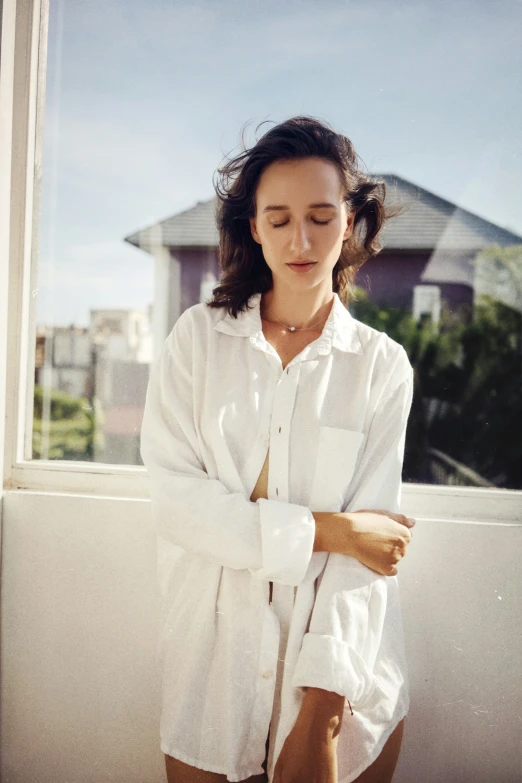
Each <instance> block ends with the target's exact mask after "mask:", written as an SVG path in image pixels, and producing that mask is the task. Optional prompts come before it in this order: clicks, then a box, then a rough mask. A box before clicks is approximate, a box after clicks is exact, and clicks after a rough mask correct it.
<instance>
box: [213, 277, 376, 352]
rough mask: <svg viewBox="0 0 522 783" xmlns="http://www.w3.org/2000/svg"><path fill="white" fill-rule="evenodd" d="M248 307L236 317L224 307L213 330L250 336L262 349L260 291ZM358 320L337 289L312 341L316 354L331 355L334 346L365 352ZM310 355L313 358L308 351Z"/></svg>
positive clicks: (341, 349) (249, 301)
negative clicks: (325, 316) (319, 334)
mask: <svg viewBox="0 0 522 783" xmlns="http://www.w3.org/2000/svg"><path fill="white" fill-rule="evenodd" d="M248 305H249V307H248V308H247V309H246V310H242V311H240V312H239V313H238V314H237V318H233V317H232V316H231V315H230V314H229V312H228V310H227V309H226V308H223V310H224V315H223V317H222V318H221V319H220V320H219V321H218V322H217V323H216V324H215V325H214V329H217V330H218V331H219V332H224V333H225V334H231V335H236V336H239V337H250V340H251V342H252V343H253V344H254V345H257V346H258V347H260V348H262V347H263V346H264V345H266V338H265V336H264V334H263V328H262V322H261V311H260V305H261V293H256V294H253V295H252V296H251V297H250V299H249V300H248ZM357 324H358V321H357V319H356V318H354V317H353V316H352V315H351V313H350V312H349V311H348V309H347V308H346V307H345V306H344V304H343V303H342V301H341V299H340V297H339V294H337V293H336V292H335V291H334V301H333V305H332V309H331V310H330V315H329V316H328V319H327V321H326V323H325V325H324V327H323V331H322V332H321V336H320V337H319V338H318V339H317V340H316V341H314V342H313V344H311V345H310V346H309V347H310V348H311V347H312V345H313V346H314V348H315V350H314V351H313V354H314V355H315V354H316V353H318V354H321V355H326V354H329V353H330V352H331V350H332V347H334V348H337V349H338V350H340V351H347V352H351V353H359V354H363V353H364V351H363V347H362V344H361V340H360V338H359V333H358V329H357ZM307 358H310V359H311V358H312V355H311V354H309V355H308V357H307Z"/></svg>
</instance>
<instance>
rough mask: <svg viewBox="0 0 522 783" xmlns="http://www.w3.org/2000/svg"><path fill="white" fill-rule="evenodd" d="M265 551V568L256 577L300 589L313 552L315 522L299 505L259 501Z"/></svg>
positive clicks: (259, 499) (265, 500) (256, 571)
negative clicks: (299, 586)
mask: <svg viewBox="0 0 522 783" xmlns="http://www.w3.org/2000/svg"><path fill="white" fill-rule="evenodd" d="M257 503H258V505H259V516H260V524H261V541H262V549H263V566H262V568H259V569H256V570H251V573H252V574H253V575H254V576H257V577H259V578H261V579H267V580H270V581H271V582H276V583H278V584H284V585H293V586H296V585H299V584H300V583H301V582H302V581H303V579H304V577H305V574H306V572H307V570H308V565H309V563H310V558H311V557H312V552H313V549H314V540H315V519H314V516H313V514H312V512H311V511H310V509H309V508H307V507H306V506H300V505H297V504H296V503H282V502H280V501H279V500H268V499H267V498H258V500H257Z"/></svg>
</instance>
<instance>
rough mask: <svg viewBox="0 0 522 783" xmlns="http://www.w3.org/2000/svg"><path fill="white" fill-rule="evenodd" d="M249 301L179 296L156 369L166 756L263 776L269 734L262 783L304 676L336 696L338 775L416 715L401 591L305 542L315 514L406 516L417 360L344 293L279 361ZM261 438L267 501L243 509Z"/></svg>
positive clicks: (151, 438) (154, 491)
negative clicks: (358, 312)
mask: <svg viewBox="0 0 522 783" xmlns="http://www.w3.org/2000/svg"><path fill="white" fill-rule="evenodd" d="M260 301H261V294H259V293H258V294H255V295H253V296H252V297H251V299H250V300H249V305H250V309H248V310H247V311H245V312H242V313H239V315H238V317H237V319H234V318H233V317H231V316H230V315H229V314H228V313H227V311H226V309H224V308H216V309H212V308H209V307H207V305H206V304H205V303H200V304H196V305H193V306H192V307H190V308H188V310H185V312H183V313H182V315H181V316H180V317H179V318H178V320H177V321H176V323H175V325H174V327H173V329H172V331H171V332H170V334H169V336H168V337H167V339H166V341H165V343H164V345H163V347H162V350H161V354H160V356H159V357H158V359H156V361H155V362H154V364H153V365H152V368H151V376H150V380H149V386H148V389H147V395H146V403H145V411H144V416H143V424H142V429H141V456H142V459H143V462H144V464H145V467H146V468H147V470H148V472H149V475H150V486H151V501H152V503H151V505H152V514H153V520H154V524H155V529H156V532H157V535H158V577H159V586H160V592H161V602H162V615H161V629H160V635H159V641H158V648H157V650H158V663H159V665H160V666H161V676H162V710H161V725H160V735H161V749H162V750H163V752H164V753H167V754H169V755H171V756H174V757H175V758H178V759H180V760H181V761H184V762H185V763H187V764H190V765H192V766H195V767H198V768H200V769H204V770H208V771H213V772H218V773H222V774H225V775H227V777H228V779H229V780H230V781H240V780H243V779H245V778H248V777H249V776H251V775H257V774H261V773H262V763H263V760H264V758H265V742H266V738H267V735H268V731H269V728H270V753H269V759H268V774H269V780H270V781H271V780H272V776H273V771H274V766H275V763H276V761H277V758H278V755H279V753H280V751H281V748H282V745H283V743H284V740H285V738H286V737H287V736H288V734H289V732H290V731H291V729H292V727H293V725H294V723H295V720H296V718H297V715H298V712H299V709H300V706H301V703H302V700H303V697H304V693H305V691H304V688H305V687H306V686H313V687H317V688H323V689H325V690H329V691H335V692H337V693H339V694H341V695H343V696H344V697H345V699H346V701H345V713H344V718H343V724H342V730H341V733H340V735H339V738H338V746H337V753H338V770H339V783H348V782H349V781H352V780H354V779H355V778H356V777H357V776H358V775H359V774H360V773H361V772H362V771H363V770H364V769H365V768H366V767H368V766H369V765H370V764H371V763H372V762H373V761H374V759H375V758H376V757H377V756H378V755H379V753H380V751H381V750H382V747H383V745H384V743H385V741H386V740H387V738H388V737H389V735H390V734H391V732H392V731H393V729H394V728H395V727H396V725H397V723H398V722H399V721H400V720H401V719H402V718H403V717H404V716H405V714H406V713H407V710H408V702H409V700H408V686H407V670H406V661H405V654H404V643H403V631H402V622H401V613H400V604H399V594H398V584H397V578H396V577H384V576H380V575H378V574H376V573H375V572H374V571H371V570H370V569H368V568H366V567H365V566H363V565H362V564H361V563H359V562H358V561H357V560H355V559H354V558H351V557H348V556H346V555H341V554H336V553H332V554H328V553H326V552H316V553H313V542H314V534H315V521H314V518H313V516H312V511H357V510H358V509H372V508H375V509H385V510H388V511H395V512H396V511H399V510H400V508H399V506H400V497H401V474H402V464H403V457H404V444H405V433H406V425H407V420H408V416H409V412H410V408H411V402H412V394H413V370H412V366H411V364H410V362H409V360H408V356H407V354H406V351H405V350H404V348H403V347H402V346H401V345H399V344H398V343H397V342H395V341H394V340H392V339H391V338H390V337H389V336H388V335H386V334H385V333H383V332H379V331H378V330H376V329H374V328H371V327H369V326H366V325H365V324H363V323H361V322H360V321H358V320H356V319H355V318H354V317H353V316H352V315H351V314H350V313H349V311H348V310H347V308H346V307H345V306H344V305H343V303H342V302H341V300H340V298H339V296H338V295H337V294H334V300H333V304H332V308H331V311H330V314H329V317H328V320H327V322H326V324H325V326H324V328H323V331H322V333H321V335H320V337H318V338H317V339H316V340H314V341H313V342H312V343H310V344H309V345H307V346H306V347H305V348H304V349H303V350H302V351H301V352H300V353H299V354H298V355H297V356H295V357H294V358H293V359H292V360H291V361H290V362H289V364H288V366H287V367H286V368H285V369H284V370H283V366H282V362H281V359H280V357H279V356H278V354H277V352H276V351H275V350H274V348H273V347H272V346H271V345H270V344H269V343H268V342H267V340H266V339H265V337H264V335H263V331H262V322H261V317H260ZM268 449H270V459H269V474H268V491H267V495H268V498H258V500H257V501H256V502H252V501H251V500H250V499H249V498H250V496H251V494H252V490H253V488H254V486H255V485H256V482H257V479H258V477H259V474H260V472H261V468H262V466H263V464H264V462H265V457H266V455H267V451H268ZM270 581H272V582H273V583H274V587H273V602H272V604H271V605H270V604H269V582H270ZM348 700H349V702H350V705H351V708H352V710H353V715H352V714H351V712H352V710H350V708H349V705H348Z"/></svg>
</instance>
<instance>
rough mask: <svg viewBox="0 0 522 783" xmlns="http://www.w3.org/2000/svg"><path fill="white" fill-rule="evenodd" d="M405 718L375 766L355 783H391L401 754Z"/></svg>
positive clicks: (375, 762) (393, 732)
mask: <svg viewBox="0 0 522 783" xmlns="http://www.w3.org/2000/svg"><path fill="white" fill-rule="evenodd" d="M403 732H404V718H403V719H402V720H401V722H400V723H399V724H398V725H397V727H396V728H395V729H394V730H393V731H392V733H391V734H390V736H389V737H388V739H387V741H386V743H385V745H384V748H383V749H382V750H381V752H380V753H379V755H378V756H377V758H376V759H375V761H374V762H373V764H370V766H369V767H367V769H365V770H364V772H363V773H362V774H361V775H359V777H358V778H356V779H355V780H354V781H353V783H391V780H392V778H393V773H394V772H395V767H396V766H397V761H398V760H399V753H400V752H401V745H402V735H403Z"/></svg>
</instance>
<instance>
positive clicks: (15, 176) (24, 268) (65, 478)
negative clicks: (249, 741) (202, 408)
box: [0, 0, 522, 525]
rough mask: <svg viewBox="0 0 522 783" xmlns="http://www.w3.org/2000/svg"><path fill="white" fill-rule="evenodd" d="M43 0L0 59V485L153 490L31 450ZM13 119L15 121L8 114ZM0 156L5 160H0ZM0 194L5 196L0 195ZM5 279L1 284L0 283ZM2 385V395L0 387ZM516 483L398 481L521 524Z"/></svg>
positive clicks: (460, 517) (492, 518)
mask: <svg viewBox="0 0 522 783" xmlns="http://www.w3.org/2000/svg"><path fill="white" fill-rule="evenodd" d="M48 20H49V0H23V2H21V1H20V0H18V2H17V0H4V2H3V5H2V28H1V29H2V31H3V32H2V35H3V39H4V38H5V40H6V41H7V42H8V43H11V38H14V47H13V46H12V45H4V46H3V47H2V52H1V58H2V59H1V61H0V88H1V89H0V142H5V143H3V144H2V145H0V146H1V149H0V229H1V228H2V226H6V227H8V231H7V238H6V237H5V233H4V239H2V238H1V237H0V261H2V266H0V283H1V284H2V285H0V390H1V391H0V414H1V415H2V419H1V423H0V436H1V435H2V429H1V428H2V427H4V428H5V433H4V434H5V438H4V452H3V455H0V461H1V460H2V459H3V465H2V464H0V467H1V468H2V473H3V490H4V491H19V492H36V493H40V492H45V493H54V494H61V495H63V494H71V493H73V494H76V495H96V496H99V497H119V498H122V499H131V498H142V499H143V498H148V497H150V489H149V479H148V474H147V471H146V470H145V468H144V467H143V466H139V465H136V466H127V465H108V464H105V463H89V462H75V461H69V460H60V461H55V460H32V459H30V458H29V459H28V458H27V454H31V452H32V445H31V444H32V416H33V405H32V402H31V404H30V405H28V401H32V396H33V392H34V370H33V369H32V368H34V362H35V341H36V308H35V307H34V306H33V299H34V292H35V291H36V290H37V288H38V282H37V278H38V275H37V270H38V238H39V215H40V198H41V173H42V153H43V127H44V120H45V118H44V106H45V87H46V63H47V39H48ZM11 121H12V122H11ZM2 164H4V165H2ZM2 196H3V197H2ZM4 283H5V285H4ZM2 392H3V396H2ZM521 511H522V491H519V490H504V489H493V490H492V489H484V488H475V487H460V486H442V485H431V484H411V483H404V484H403V513H405V514H413V515H414V516H416V518H417V519H422V518H428V519H431V520H439V519H440V520H441V521H450V520H451V521H461V522H463V523H465V522H468V521H473V523H474V524H490V523H491V522H495V523H498V524H503V525H512V524H514V525H518V524H521V522H520V517H521V516H522V514H521Z"/></svg>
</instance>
